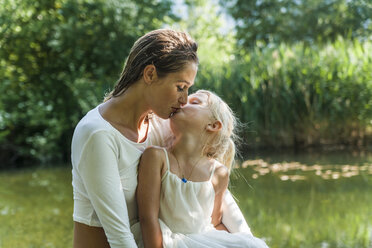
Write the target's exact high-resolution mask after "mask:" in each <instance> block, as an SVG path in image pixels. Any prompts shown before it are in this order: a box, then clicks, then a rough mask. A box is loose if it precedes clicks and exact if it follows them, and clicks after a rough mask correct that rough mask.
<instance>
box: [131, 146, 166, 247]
mask: <svg viewBox="0 0 372 248" xmlns="http://www.w3.org/2000/svg"><path fill="white" fill-rule="evenodd" d="M163 166H164V152H163V150H160V149H159V148H155V147H150V148H147V149H146V150H145V152H144V153H143V155H142V158H141V161H140V164H139V172H138V173H139V174H138V186H137V203H138V215H139V220H140V225H141V231H142V239H143V243H144V246H145V247H146V248H148V247H154V248H161V247H163V238H162V233H161V229H160V224H159V220H158V218H159V205H160V203H159V201H160V188H161V175H162V169H163Z"/></svg>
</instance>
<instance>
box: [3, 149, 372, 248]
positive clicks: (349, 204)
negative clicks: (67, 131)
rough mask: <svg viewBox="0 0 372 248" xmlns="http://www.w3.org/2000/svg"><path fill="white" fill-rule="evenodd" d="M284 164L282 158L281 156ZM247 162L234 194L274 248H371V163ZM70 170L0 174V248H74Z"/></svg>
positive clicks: (237, 174) (239, 172)
mask: <svg viewBox="0 0 372 248" xmlns="http://www.w3.org/2000/svg"><path fill="white" fill-rule="evenodd" d="M283 157H285V156H283ZM309 157H310V158H311V159H310V160H309V159H301V158H292V159H288V156H287V160H284V159H283V158H279V159H270V158H259V159H253V158H252V159H250V160H248V161H246V162H245V163H242V164H241V168H239V169H235V171H234V173H233V175H232V180H231V191H232V192H233V194H234V195H235V196H236V197H237V199H238V200H239V205H240V207H241V208H242V211H243V213H244V215H245V217H246V219H247V221H248V223H249V225H250V227H251V229H252V231H253V233H254V234H255V235H256V236H258V237H261V238H264V239H265V240H266V241H267V243H268V244H269V246H270V247H272V248H284V247H285V248H291V247H293V248H299V247H304V248H307V247H309V248H310V247H311V248H313V247H321V248H325V247H328V248H331V247H337V248H346V247H353V248H369V247H371V246H372V209H371V207H370V206H372V198H371V197H370V196H371V194H372V175H371V174H372V166H371V164H372V163H371V161H370V159H371V158H369V160H368V159H367V160H358V159H351V160H348V159H346V158H345V157H343V156H338V157H337V156H336V157H335V158H333V160H332V161H333V162H332V163H331V162H329V159H328V160H327V159H326V158H322V157H320V158H319V157H318V158H316V157H315V156H309ZM72 206H73V201H72V187H71V172H70V167H69V166H65V167H57V168H53V169H48V168H36V169H32V170H31V169H30V170H26V171H13V172H1V173H0V223H1V225H0V247H2V248H13V247H17V248H26V247H27V248H30V247H35V248H36V247H37V248H42V247H55V248H66V247H71V246H72Z"/></svg>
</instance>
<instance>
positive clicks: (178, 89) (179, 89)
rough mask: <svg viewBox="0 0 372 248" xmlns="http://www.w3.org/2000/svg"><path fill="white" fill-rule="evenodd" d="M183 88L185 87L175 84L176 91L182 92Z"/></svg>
mask: <svg viewBox="0 0 372 248" xmlns="http://www.w3.org/2000/svg"><path fill="white" fill-rule="evenodd" d="M184 90H185V87H184V86H179V85H177V91H179V92H182V91H184Z"/></svg>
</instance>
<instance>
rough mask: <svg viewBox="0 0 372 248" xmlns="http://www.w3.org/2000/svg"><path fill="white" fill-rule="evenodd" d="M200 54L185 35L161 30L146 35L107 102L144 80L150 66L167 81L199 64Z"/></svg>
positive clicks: (130, 55)
mask: <svg viewBox="0 0 372 248" xmlns="http://www.w3.org/2000/svg"><path fill="white" fill-rule="evenodd" d="M197 50H198V45H197V43H196V42H195V41H194V40H193V39H192V38H191V37H190V36H189V35H188V34H186V33H184V32H178V31H174V30H171V29H158V30H154V31H151V32H149V33H147V34H145V35H144V36H142V37H141V38H139V39H138V40H137V41H136V42H135V43H134V45H133V47H132V49H131V50H130V53H129V56H128V58H127V60H126V62H125V65H124V69H123V72H122V73H121V76H120V79H119V80H118V82H117V83H116V85H115V88H114V89H113V90H112V91H111V92H110V93H108V94H107V95H106V96H105V100H104V101H107V100H109V99H110V98H112V97H116V96H119V95H121V94H123V93H124V92H125V91H126V90H127V89H128V88H129V87H130V86H131V85H132V84H133V83H135V82H136V81H137V80H139V79H140V78H141V76H142V74H143V70H144V69H145V67H146V66H147V65H151V64H153V65H154V66H155V68H156V72H157V74H158V76H159V77H163V76H165V75H166V74H168V73H171V72H177V71H180V70H182V69H183V67H184V66H185V65H186V64H187V63H188V62H194V63H196V64H198V63H199V60H198V56H197Z"/></svg>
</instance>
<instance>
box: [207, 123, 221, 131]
mask: <svg viewBox="0 0 372 248" xmlns="http://www.w3.org/2000/svg"><path fill="white" fill-rule="evenodd" d="M206 129H207V131H210V132H217V131H220V130H221V129H222V123H221V122H220V121H215V122H213V123H210V124H208V125H207V128H206Z"/></svg>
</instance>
